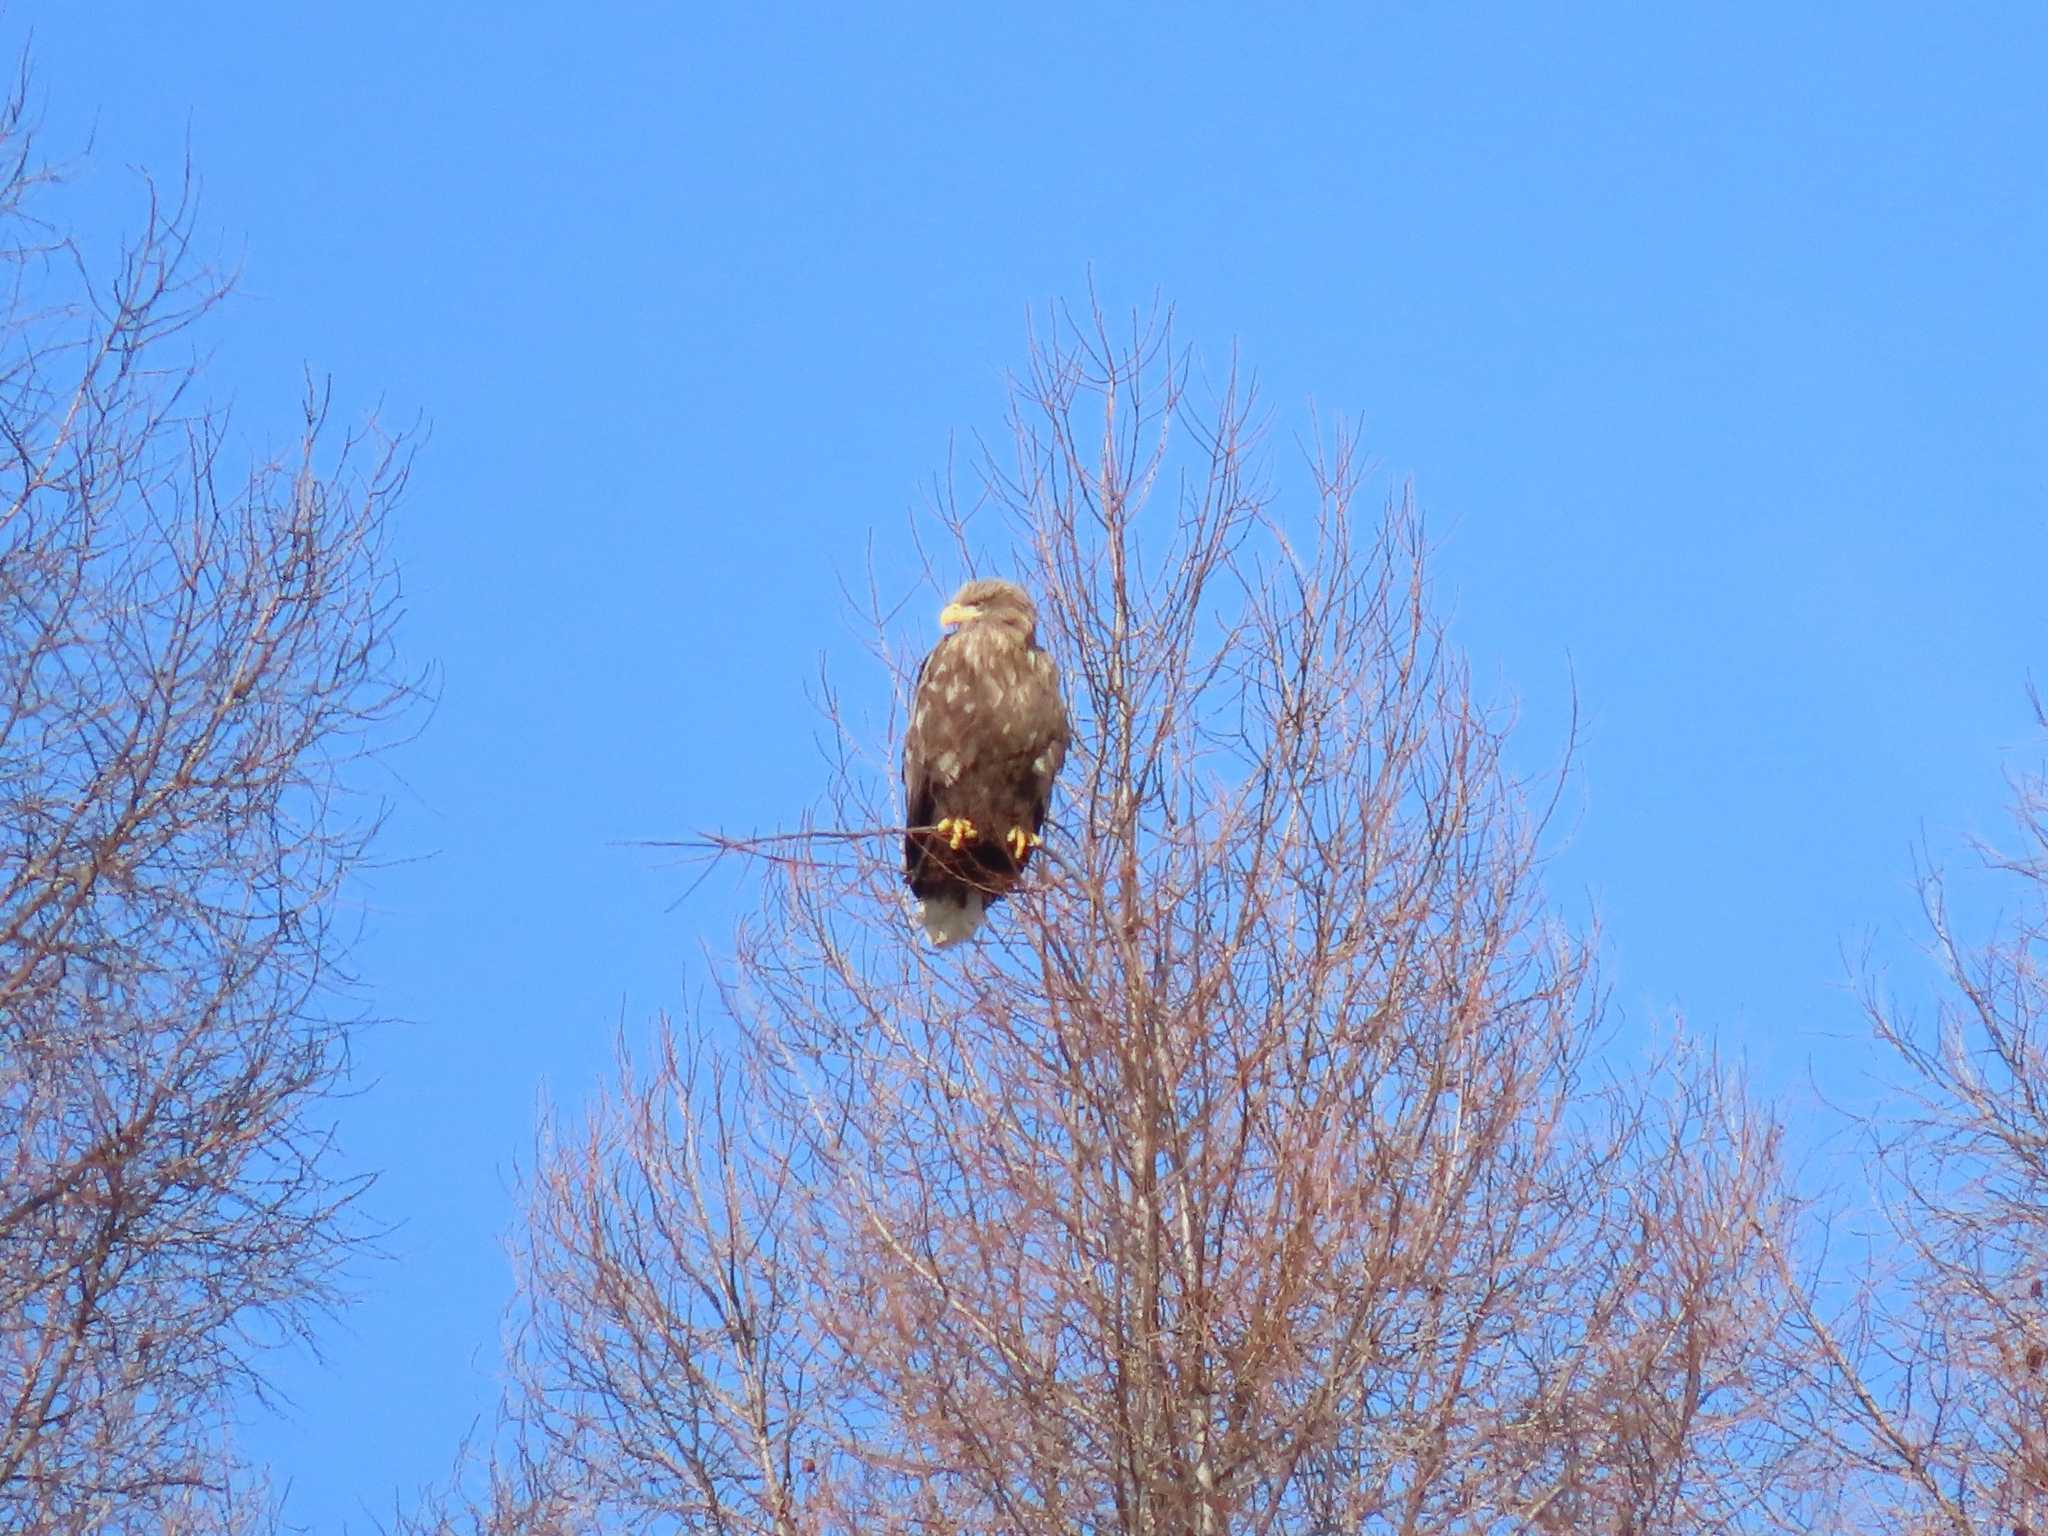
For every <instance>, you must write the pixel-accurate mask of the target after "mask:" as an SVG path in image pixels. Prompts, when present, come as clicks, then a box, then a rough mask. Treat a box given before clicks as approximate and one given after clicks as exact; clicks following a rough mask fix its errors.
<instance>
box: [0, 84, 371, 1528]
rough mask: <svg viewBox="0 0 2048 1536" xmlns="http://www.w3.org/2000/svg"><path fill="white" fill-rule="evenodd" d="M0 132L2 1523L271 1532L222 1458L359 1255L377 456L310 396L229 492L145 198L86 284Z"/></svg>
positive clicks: (196, 317)
mask: <svg viewBox="0 0 2048 1536" xmlns="http://www.w3.org/2000/svg"><path fill="white" fill-rule="evenodd" d="M46 179H47V178H46V177H45V176H44V174H43V172H42V171H41V170H40V168H39V162H38V161H37V160H36V158H35V152H34V148H33V145H32V143H31V135H30V133H29V131H28V125H27V124H26V122H25V121H24V116H23V95H22V92H21V90H19V89H17V91H16V92H15V94H14V95H13V97H12V99H11V100H10V101H9V103H8V105H7V108H6V111H5V115H4V119H0V229H4V233H0V272H4V274H5V281H6V283H7V287H6V290H5V294H4V304H0V1170H4V1177H0V1525H4V1526H5V1527H6V1528H7V1529H9V1530H18V1531H35V1532H68V1531H78V1532H85V1531H92V1532H118V1531H127V1530H134V1531H145V1530H146V1531H165V1530H182V1531H196V1530H216V1531H217V1530H223V1529H246V1528H253V1527H258V1526H262V1525H263V1524H265V1523H266V1522H267V1521H268V1519H269V1515H270V1507H269V1503H268V1500H267V1499H266V1498H265V1497H264V1495H263V1493H262V1490H261V1488H260V1486H258V1485H257V1483H256V1482H255V1481H254V1480H253V1479H252V1478H250V1477H249V1476H248V1475H247V1474H246V1473H245V1472H244V1471H243V1470H242V1469H240V1468H239V1466H238V1464H237V1463H236V1461H235V1459H234V1457H233V1456H232V1454H231V1451H230V1447H229V1442H228V1435H227V1430H228V1419H229V1414H230V1410H231V1408H232V1407H233V1405H234V1403H235V1401H236V1399H237V1397H238V1395H240V1394H242V1393H245V1392H255V1393H257V1394H259V1395H260V1394H261V1393H262V1392H263V1389H264V1378H263V1375H262V1373H261V1369H260V1364H261V1358H260V1357H261V1351H262V1350H263V1348H264V1347H265V1346H266V1345H267V1344H269V1343H271V1342H274V1341H276V1340H278V1339H281V1338H284V1337H289V1336H292V1335H295V1334H302V1333H303V1331H304V1330H305V1328H306V1326H307V1324H308V1322H309V1320H310V1319H311V1317H312V1316H313V1315H314V1314H315V1313H316V1312H317V1311H318V1309H320V1308H321V1307H322V1306H323V1305H325V1304H326V1303H328V1302H329V1301H331V1300H332V1299H333V1297H334V1295H335V1291H334V1286H335V1282H336V1278H337V1266H338V1265H339V1264H340V1262H341V1261H342V1259H343V1258H344V1257H345V1256H346V1255H347V1253H348V1252H349V1251H350V1249H351V1247H352V1245H353V1244H354V1243H355V1242H356V1241H357V1237H356V1235H355V1229H354V1228H352V1227H351V1225H350V1224H349V1223H348V1222H346V1221H345V1220H344V1219H343V1218H344V1208H345V1207H346V1205H347V1203H348V1201H349V1200H350V1198H351V1197H352V1195H353V1194H354V1192H355V1190H356V1188H357V1185H356V1184H355V1183H354V1182H353V1181H351V1180H349V1179H347V1178H344V1177H342V1176H340V1175H339V1174H338V1173H337V1171H336V1170H335V1169H334V1168H333V1166H332V1162H331V1159H330V1158H329V1157H328V1156H327V1141H328V1132H327V1129H326V1127H325V1125H324V1123H323V1117H322V1114H321V1110H320V1104H321V1100H322V1097H323V1095H325V1094H327V1093H329V1092H330V1091H331V1090H332V1089H333V1088H335V1087H336V1085H337V1080H338V1076H339V1074H340V1073H341V1071H342V1070H343V1068H344V1065H345V1062H344V1046H345V1037H344V1027H345V1025H346V1023H347V1022H348V1021H349V1016H350V1012H351V1010H352V1008H353V1006H354V1005H353V1004H352V1003H351V1002H350V1000H349V992H348V989H347V983H348V975H347V971H346V967H345V962H346V954H347V942H346V941H347V939H348V937H349V932H348V930H347V928H346V927H345V926H344V925H342V922H341V918H342V909H341V906H340V904H339V901H338V897H339V894H340V892H341V890H342V887H343V883H344V881H345V880H346V879H347V878H348V876H349V873H350V871H351V870H352V869H354V868H355V867H356V866H357V865H358V864H359V863H360V862H361V861H362V859H363V857H364V855H365V851H366V848H367V845H368V841H369V838H370V835H371V834H372V832H373V831H374V830H375V826H376V823H377V821H378V819H379V815H380V812H379V810H378V807H377V806H376V804H375V803H374V802H373V801H366V800H362V799H360V798H358V795H357V793H356V792H357V791H358V790H360V789H361V787H362V786H361V785H360V783H359V782H358V781H357V780H356V779H355V777H354V775H353V772H352V767H351V765H352V764H354V763H356V762H357V761H358V760H359V759H360V758H361V757H362V756H363V755H364V754H366V753H369V752H372V751H374V750H376V749H377V748H378V746H379V744H380V743H383V742H386V741H388V740H389V739H390V737H391V727H392V725H393V723H394V721H395V720H396V719H397V718H398V716H399V714H400V712H401V710H402V708H403V706H404V705H405V703H406V701H407V699H408V697H409V695H410V693H411V690H410V689H409V688H408V686H407V684H406V683H405V682H404V680H402V679H401V678H399V677H398V676H397V675H396V674H395V673H394V670H393V658H392V654H391V649H390V634H391V626H392V623H393V620H394V618H395V615H396V600H397V589H396V585H395V582H394V580H393V576H392V571H391V567H390V564H389V562H388V559H387V557H386V554H385V550H384V546H383V527H384V519H385V515H386V512H387V510H388V509H389V507H390V505H391V503H392V501H393V498H394V497H395V496H396V495H397V494H398V493H399V491H400V489H401V487H402V485H403V482H404V478H405V464H406V457H405V453H404V451H403V449H402V446H401V445H400V444H398V443H395V442H390V441H384V440H363V441H355V440H352V441H350V442H347V443H344V444H340V445H335V444H333V443H331V442H329V441H328V439H329V437H330V435H331V434H328V433H327V432H326V431H325V430H324V421H325V415H326V402H325V400H324V398H321V397H319V396H318V395H315V396H313V397H312V398H309V400H308V403H307V407H306V410H305V414H304V422H303V427H302V429H301V430H300V432H299V433H298V441H297V442H296V444H295V445H294V446H293V447H292V448H291V450H290V451H289V452H288V453H287V454H286V455H284V456H283V457H282V458H280V459H278V460H277V461H276V462H273V463H266V464H260V465H258V466H257V467H256V468H254V469H253V470H252V471H250V472H248V473H247V474H246V475H242V474H238V473H235V472H232V471H230V470H229V469H228V468H227V467H226V464H225V462H224V457H225V444H226V442H227V439H228V423H227V421H226V418H225V417H224V416H223V415H222V414H220V413H218V412H216V411H212V410H209V409H208V408H206V407H205V406H204V405H203V404H201V403H200V402H199V401H198V400H197V399H196V395H197V387H196V386H197V384H198V377H199V376H198V363H197V361H196V360H195V358H194V357H193V355H192V354H191V352H190V350H189V348H188V347H187V344H186V341H185V333H186V332H187V331H188V330H189V328H190V327H192V326H193V325H194V324H195V323H196V322H198V321H200V320H201V319H202V318H203V317H204V316H206V315H207V313H208V312H209V311H210V310H212V309H213V308H214V307H215V305H216V303H217V302H218V301H219V299H220V298H221V296H222V293H223V286H222V284H221V283H220V282H219V281H218V280H217V279H216V278H214V277H213V276H211V275H210V274H208V273H207V272H206V271H204V270H203V268H202V267H201V266H200V264H198V263H197V262H195V261H194V259H193V258H192V253H191V251H190V233H191V228H192V218H191V204H190V200H189V197H188V196H186V195H183V194H181V195H180V196H178V197H177V198H174V199H172V200H171V201H169V202H163V201H159V200H158V198H157V195H156V189H155V188H154V187H151V188H150V198H149V203H148V206H147V209H146V212H145V214H144V217H143V219H142V227H141V231H140V233H139V234H138V235H136V236H135V237H134V239H133V240H132V241H131V242H130V243H128V244H127V245H126V246H125V248H124V249H122V250H121V251H120V252H119V254H118V258H117V259H116V260H114V261H113V262H112V263H110V264H108V266H107V268H106V269H105V270H103V269H102V267H101V266H100V265H99V264H97V263H96V262H95V260H94V259H93V257H92V254H91V253H90V252H89V251H87V250H85V249H83V248H82V247H81V246H79V245H78V244H77V243H75V242H74V241H72V240H71V239H69V238H67V237H66V236H65V234H64V233H63V232H62V231H60V230H55V229H52V228H50V227H49V226H47V225H46V224H44V223H43V222H41V220H40V217H39V213H38V208H39V206H40V204H39V201H38V191H39V187H40V185H41V184H42V182H43V181H44V180H46Z"/></svg>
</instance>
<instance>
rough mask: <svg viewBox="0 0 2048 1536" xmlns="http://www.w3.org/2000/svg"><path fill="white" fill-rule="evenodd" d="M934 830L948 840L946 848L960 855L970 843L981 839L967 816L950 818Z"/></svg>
mask: <svg viewBox="0 0 2048 1536" xmlns="http://www.w3.org/2000/svg"><path fill="white" fill-rule="evenodd" d="M932 830H933V831H934V832H936V833H938V834H939V836H941V837H943V838H944V839H945V840H946V846H947V847H948V848H950V849H952V850H953V851H954V852H955V853H958V852H959V851H960V850H961V849H962V848H965V847H966V846H967V845H968V844H969V843H972V842H976V841H978V840H979V839H980V837H981V833H980V832H979V831H978V830H977V829H976V828H975V825H974V823H973V822H971V821H969V820H968V819H967V818H966V817H965V816H948V817H947V818H946V819H945V820H944V821H942V822H940V823H939V824H938V825H937V826H935V827H933V828H932Z"/></svg>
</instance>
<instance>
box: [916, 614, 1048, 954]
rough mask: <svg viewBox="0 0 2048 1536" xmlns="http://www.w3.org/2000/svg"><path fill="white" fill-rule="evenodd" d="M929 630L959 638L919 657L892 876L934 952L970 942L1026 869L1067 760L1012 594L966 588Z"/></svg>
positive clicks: (1026, 618) (1036, 650)
mask: <svg viewBox="0 0 2048 1536" xmlns="http://www.w3.org/2000/svg"><path fill="white" fill-rule="evenodd" d="M939 622H940V623H941V624H949V625H958V626H959V627H958V628H957V629H955V630H954V631H953V633H951V634H949V635H947V636H946V637H945V638H944V639H943V640H941V641H940V642H939V643H938V644H937V645H935V646H933V647H932V651H931V654H930V655H929V656H927V657H925V659H924V665H923V666H922V667H920V668H919V669H918V674H917V691H916V693H915V694H914V695H913V696H912V698H911V701H910V730H909V731H908V733H906V734H905V736H904V738H903V800H904V808H905V813H906V815H907V816H908V818H909V819H908V822H907V825H908V826H909V828H910V830H909V831H908V832H907V833H905V835H904V838H903V873H904V878H905V879H906V881H908V883H909V885H910V889H911V891H912V892H913V893H915V894H916V895H917V896H918V897H919V898H920V902H921V908H922V917H923V920H924V931H925V935H926V937H928V938H929V939H930V940H931V941H932V943H934V944H942V945H943V944H955V943H958V942H959V941H960V940H961V939H964V938H966V937H967V936H968V935H969V934H971V933H973V932H974V930H975V929H976V928H977V927H979V926H980V924H981V915H982V912H983V910H984V909H985V908H986V907H987V906H988V905H989V904H990V903H991V902H996V901H1000V900H1001V899H1002V898H1003V896H1004V894H1005V893H1006V892H1008V891H1009V889H1010V888H1011V887H1012V886H1014V885H1015V884H1016V883H1017V878H1018V876H1019V875H1021V874H1022V873H1023V871H1024V867H1025V866H1026V865H1027V864H1029V863H1030V862H1031V853H1032V850H1033V849H1034V848H1036V847H1037V846H1038V841H1039V838H1038V832H1039V828H1040V827H1042V826H1044V825H1045V811H1046V805H1047V802H1048V801H1049V800H1050V799H1051V797H1052V783H1053V779H1054V777H1055V776H1056V775H1057V774H1058V773H1059V771H1060V762H1061V760H1062V759H1063V758H1065V756H1066V753H1067V707H1066V705H1065V704H1064V703H1063V702H1062V701H1061V699H1060V681H1059V669H1058V668H1057V667H1055V666H1054V665H1053V660H1052V657H1050V656H1049V655H1047V654H1046V653H1045V651H1044V650H1042V649H1041V648H1040V647H1039V644H1038V641H1037V637H1036V635H1035V634H1034V630H1035V628H1036V625H1037V622H1038V615H1037V613H1036V611H1035V610H1034V609H1033V608H1032V606H1031V599H1030V598H1028V597H1026V596H1025V595H1024V592H1023V590H1022V589H1021V588H1019V587H1015V586H1012V585H1011V584H1010V583H1009V582H1007V581H970V582H968V583H967V585H966V586H964V587H962V588H961V589H960V590H959V591H958V592H957V593H955V594H954V596H953V601H952V602H950V603H948V604H947V605H946V607H945V610H944V611H943V612H942V613H940V615H939Z"/></svg>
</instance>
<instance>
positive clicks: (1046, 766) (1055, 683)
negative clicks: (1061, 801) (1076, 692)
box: [1031, 646, 1068, 832]
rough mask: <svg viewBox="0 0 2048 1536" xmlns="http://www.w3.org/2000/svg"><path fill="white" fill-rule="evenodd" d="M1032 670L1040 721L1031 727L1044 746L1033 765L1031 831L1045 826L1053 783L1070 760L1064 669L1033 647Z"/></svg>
mask: <svg viewBox="0 0 2048 1536" xmlns="http://www.w3.org/2000/svg"><path fill="white" fill-rule="evenodd" d="M1031 665H1032V669H1033V670H1034V671H1036V672H1037V673H1038V676H1039V680H1040V686H1039V690H1038V708H1037V715H1038V718H1037V719H1034V720H1033V721H1032V722H1031V723H1032V725H1033V726H1035V727H1036V729H1035V730H1034V731H1033V733H1032V734H1033V737H1034V739H1035V740H1036V741H1038V742H1040V743H1042V745H1041V746H1040V748H1039V752H1038V755H1037V756H1036V757H1034V758H1033V759H1032V761H1031V830H1032V831H1033V832H1037V831H1040V830H1042V829H1043V828H1044V826H1045V815H1046V811H1047V810H1048V809H1049V808H1050V807H1051V804H1052V784H1053V780H1054V779H1056V778H1058V777H1059V773H1060V764H1062V763H1063V762H1065V761H1066V758H1067V731H1068V726H1067V705H1066V700H1065V699H1064V698H1062V697H1061V695H1060V669H1059V666H1058V665H1057V663H1055V662H1054V661H1053V659H1052V656H1051V654H1050V653H1049V652H1047V651H1045V650H1042V649H1040V648H1039V647H1037V646H1033V647H1032V650H1031Z"/></svg>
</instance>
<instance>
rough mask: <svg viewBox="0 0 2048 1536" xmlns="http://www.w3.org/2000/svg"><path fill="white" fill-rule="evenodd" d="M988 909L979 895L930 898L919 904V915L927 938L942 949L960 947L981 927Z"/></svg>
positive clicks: (965, 894)
mask: <svg viewBox="0 0 2048 1536" xmlns="http://www.w3.org/2000/svg"><path fill="white" fill-rule="evenodd" d="M986 905H987V903H986V902H985V901H984V900H983V899H982V894H981V892H979V891H963V892H961V893H960V894H959V895H958V896H927V897H925V898H924V900H922V901H920V902H919V903H918V904H917V906H918V914H917V915H918V916H919V917H921V918H922V919H923V920H924V936H925V937H926V938H927V939H930V940H931V941H932V943H934V944H936V945H938V946H939V947H940V948H941V949H943V948H945V947H946V946H947V945H948V944H958V943H959V942H960V941H961V940H962V939H964V938H966V937H967V936H968V935H969V934H971V933H973V932H974V930H975V929H977V928H979V927H980V926H981V914H982V909H983V908H984V907H985V906H986Z"/></svg>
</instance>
